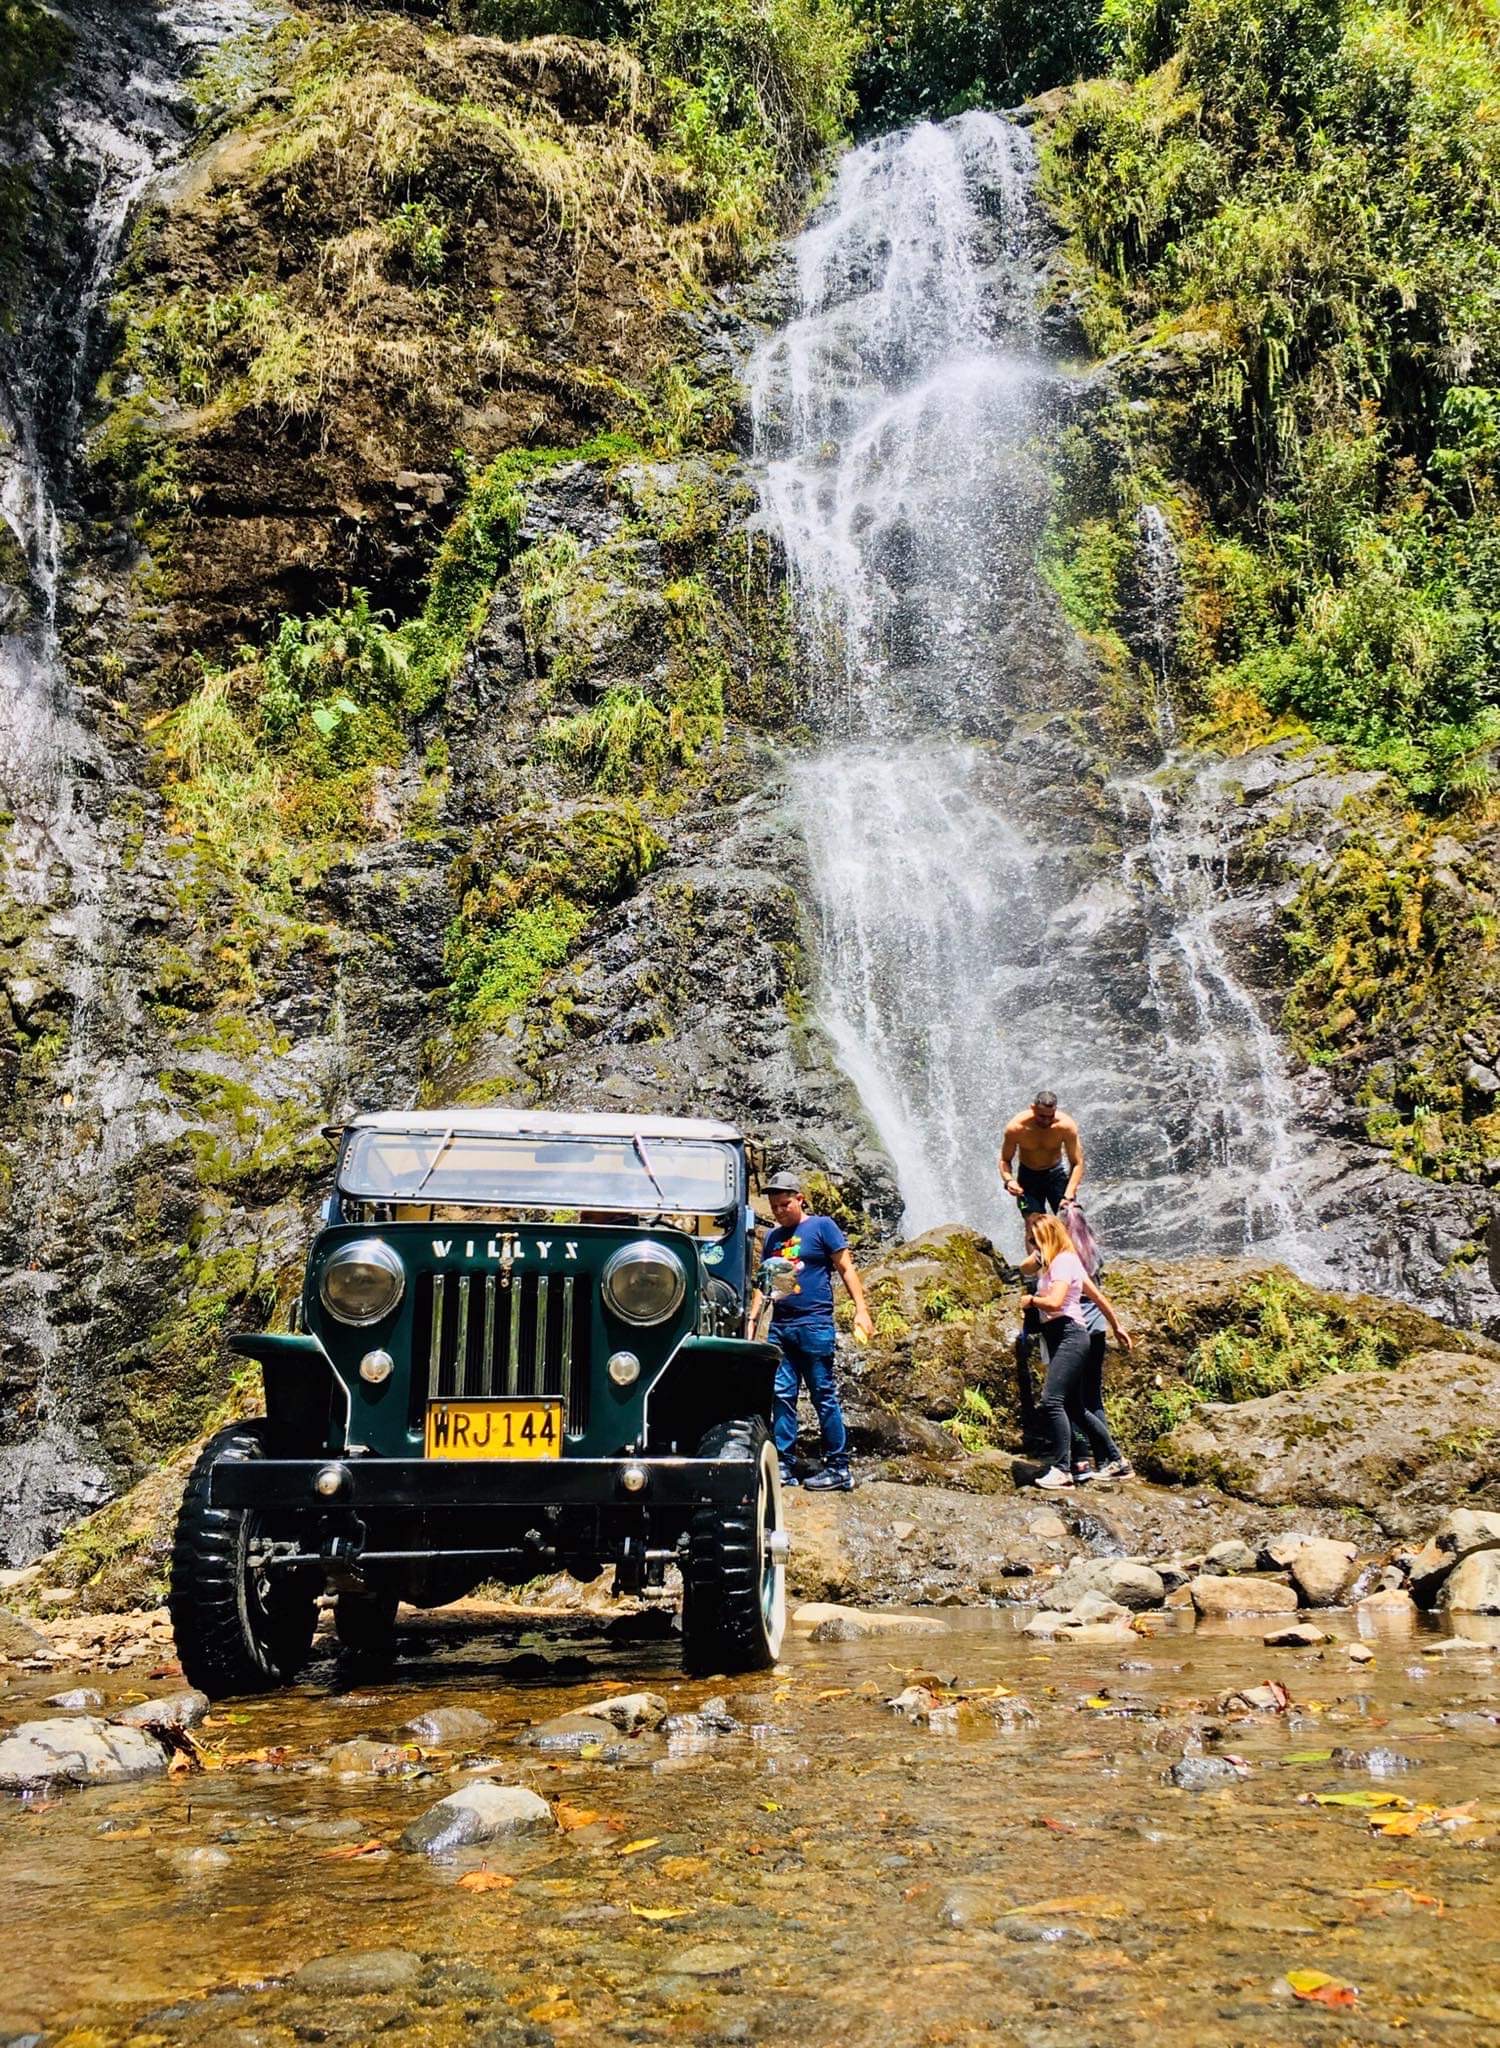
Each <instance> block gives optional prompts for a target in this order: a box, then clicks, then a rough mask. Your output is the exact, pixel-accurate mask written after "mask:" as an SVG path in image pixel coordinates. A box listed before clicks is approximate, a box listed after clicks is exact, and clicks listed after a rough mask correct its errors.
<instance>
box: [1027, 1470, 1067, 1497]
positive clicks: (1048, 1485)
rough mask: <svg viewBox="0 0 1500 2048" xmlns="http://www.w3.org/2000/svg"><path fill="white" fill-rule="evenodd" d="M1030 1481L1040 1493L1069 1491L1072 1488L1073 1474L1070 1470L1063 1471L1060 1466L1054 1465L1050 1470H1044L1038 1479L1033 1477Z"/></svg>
mask: <svg viewBox="0 0 1500 2048" xmlns="http://www.w3.org/2000/svg"><path fill="white" fill-rule="evenodd" d="M1031 1483H1032V1485H1033V1486H1035V1487H1037V1488H1038V1489H1039V1490H1040V1491H1041V1492H1042V1493H1070V1492H1071V1491H1072V1488H1073V1475H1072V1473H1071V1472H1064V1471H1063V1469H1062V1468H1061V1466H1059V1465H1054V1466H1053V1467H1052V1469H1051V1471H1050V1472H1044V1473H1043V1474H1042V1476H1041V1478H1040V1479H1033V1480H1032V1482H1031Z"/></svg>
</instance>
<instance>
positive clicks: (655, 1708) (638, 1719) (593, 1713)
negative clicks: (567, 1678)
mask: <svg viewBox="0 0 1500 2048" xmlns="http://www.w3.org/2000/svg"><path fill="white" fill-rule="evenodd" d="M578 1711H579V1713H580V1714H586V1715H587V1716H589V1718H590V1719H592V1720H596V1721H604V1722H607V1723H608V1725H609V1726H610V1727H611V1728H617V1729H618V1730H619V1731H620V1733H621V1734H622V1735H635V1734H637V1733H638V1732H639V1731H640V1730H642V1729H645V1730H647V1731H650V1730H652V1729H656V1728H659V1727H660V1726H661V1724H662V1722H663V1721H664V1720H665V1719H666V1718H667V1703H666V1701H665V1700H664V1699H663V1698H662V1697H661V1694H660V1693H655V1692H622V1693H617V1694H616V1695H615V1696H614V1697H613V1698H612V1699H607V1700H595V1701H593V1702H592V1703H591V1704H590V1705H589V1706H586V1707H580V1708H579V1709H578Z"/></svg>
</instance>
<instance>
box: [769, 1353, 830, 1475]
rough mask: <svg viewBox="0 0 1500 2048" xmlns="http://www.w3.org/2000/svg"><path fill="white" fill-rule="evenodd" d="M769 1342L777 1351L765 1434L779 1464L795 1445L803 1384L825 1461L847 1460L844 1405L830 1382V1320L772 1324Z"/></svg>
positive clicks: (790, 1453) (788, 1456)
mask: <svg viewBox="0 0 1500 2048" xmlns="http://www.w3.org/2000/svg"><path fill="white" fill-rule="evenodd" d="M771 1342H772V1343H773V1344H775V1345H776V1346H777V1347H778V1348H779V1350H780V1352H781V1363H780V1364H779V1365H778V1366H777V1368H776V1406H775V1412H774V1418H773V1421H772V1424H771V1434H772V1436H773V1437H774V1438H775V1439H776V1450H777V1454H778V1456H779V1457H780V1459H781V1462H782V1464H783V1465H785V1464H786V1462H787V1460H788V1459H789V1458H790V1457H791V1455H792V1452H793V1451H794V1450H795V1449H796V1447H797V1392H798V1388H799V1386H800V1385H802V1384H804V1383H805V1384H806V1387H807V1391H808V1393H809V1394H810V1395H811V1396H812V1404H813V1407H814V1408H816V1410H817V1411H818V1428H819V1429H820V1430H821V1431H822V1435H823V1457H824V1461H825V1463H827V1464H828V1465H830V1466H832V1468H833V1469H834V1470H835V1471H840V1470H842V1468H843V1467H844V1466H846V1465H847V1464H848V1462H849V1448H848V1446H849V1439H848V1436H847V1434H846V1433H845V1430H844V1411H843V1409H842V1408H840V1406H839V1397H838V1390H837V1388H836V1387H835V1386H834V1383H833V1344H834V1336H833V1324H832V1323H813V1324H811V1325H810V1326H807V1327H802V1328H799V1327H797V1326H796V1325H791V1326H787V1325H783V1326H782V1327H780V1328H776V1327H774V1326H773V1328H772V1330H771Z"/></svg>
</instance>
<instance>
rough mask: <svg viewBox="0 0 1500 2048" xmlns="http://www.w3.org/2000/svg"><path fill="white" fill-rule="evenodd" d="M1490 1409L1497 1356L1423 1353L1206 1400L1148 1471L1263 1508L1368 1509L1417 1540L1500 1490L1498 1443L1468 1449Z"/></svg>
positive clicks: (1497, 1402)
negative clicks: (1258, 1393) (1272, 1389)
mask: <svg viewBox="0 0 1500 2048" xmlns="http://www.w3.org/2000/svg"><path fill="white" fill-rule="evenodd" d="M1497 1412H1500V1359H1495V1358H1490V1357H1484V1356H1479V1355H1473V1354H1470V1353H1466V1352H1457V1351H1423V1352H1418V1353H1417V1354H1416V1355H1415V1356H1413V1357H1411V1358H1409V1359H1408V1360H1406V1361H1405V1363H1404V1364H1402V1365H1401V1366H1400V1367H1398V1368H1397V1369H1396V1370H1395V1371H1393V1372H1381V1373H1335V1374H1332V1375H1330V1377H1329V1378H1327V1379H1324V1380H1319V1381H1318V1382H1317V1383H1316V1385H1314V1386H1310V1387H1298V1388H1295V1389H1291V1390H1288V1391H1287V1392H1285V1393H1280V1394H1269V1395H1267V1396H1265V1397H1264V1398H1263V1399H1261V1400H1258V1401H1237V1402H1232V1403H1230V1402H1205V1403H1204V1404H1203V1405H1202V1406H1201V1407H1199V1408H1197V1409H1195V1410H1194V1411H1193V1414H1192V1415H1191V1416H1190V1417H1189V1418H1188V1419H1187V1420H1186V1421H1185V1422H1182V1423H1180V1424H1179V1425H1178V1427H1177V1428H1176V1429H1174V1430H1172V1431H1171V1432H1170V1433H1169V1434H1168V1435H1167V1436H1164V1437H1162V1438H1160V1439H1159V1441H1158V1442H1157V1443H1156V1444H1155V1445H1153V1447H1152V1450H1151V1453H1150V1456H1149V1459H1148V1461H1147V1463H1148V1466H1149V1470H1150V1474H1151V1476H1152V1477H1153V1478H1158V1479H1165V1480H1168V1481H1169V1482H1171V1483H1172V1484H1174V1485H1185V1486H1200V1485H1205V1484H1207V1485H1214V1486H1219V1487H1222V1488H1223V1490H1224V1491H1225V1492H1226V1493H1231V1494H1234V1495H1235V1496H1236V1497H1237V1498H1239V1499H1241V1500H1247V1501H1255V1502H1257V1503H1262V1504H1265V1505H1268V1506H1269V1505H1272V1504H1283V1505H1288V1506H1303V1507H1326V1508H1344V1507H1357V1508H1363V1509H1364V1510H1365V1512H1366V1513H1367V1514H1369V1515H1371V1516H1373V1517H1374V1519H1375V1520H1376V1521H1377V1522H1378V1523H1379V1524H1380V1525H1381V1527H1382V1528H1384V1529H1386V1530H1387V1531H1389V1533H1390V1534H1392V1535H1394V1536H1405V1537H1413V1536H1418V1535H1420V1534H1422V1533H1423V1532H1424V1531H1425V1530H1427V1529H1428V1528H1430V1527H1431V1526H1432V1522H1433V1518H1434V1516H1435V1515H1437V1514H1439V1513H1441V1512H1442V1511H1443V1510H1444V1509H1446V1508H1447V1506H1448V1504H1449V1503H1450V1502H1451V1501H1452V1500H1453V1498H1454V1497H1455V1495H1460V1496H1461V1495H1462V1494H1464V1493H1470V1492H1472V1491H1473V1489H1474V1488H1475V1487H1476V1486H1480V1487H1484V1486H1486V1485H1492V1486H1494V1487H1495V1488H1497V1489H1500V1436H1492V1437H1491V1439H1490V1441H1489V1444H1488V1445H1487V1446H1486V1447H1485V1448H1483V1449H1481V1450H1480V1451H1479V1452H1478V1453H1476V1452H1474V1451H1473V1450H1471V1449H1469V1448H1468V1446H1469V1445H1470V1443H1471V1442H1472V1441H1473V1437H1474V1418H1475V1416H1476V1415H1494V1414H1496V1413H1497ZM1459 1445H1462V1446H1463V1447H1464V1448H1462V1449H1459V1448H1456V1446H1459ZM1476 1458H1477V1462H1478V1469H1477V1470H1476Z"/></svg>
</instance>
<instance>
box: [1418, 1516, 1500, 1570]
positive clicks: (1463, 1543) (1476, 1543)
mask: <svg viewBox="0 0 1500 2048" xmlns="http://www.w3.org/2000/svg"><path fill="white" fill-rule="evenodd" d="M1432 1540H1433V1542H1434V1543H1435V1544H1436V1545H1437V1547H1438V1549H1439V1550H1443V1551H1447V1552H1448V1553H1449V1554H1450V1555H1451V1556H1452V1557H1454V1558H1465V1557H1467V1556H1468V1555H1469V1553H1470V1551H1473V1550H1488V1549H1491V1548H1500V1514H1492V1513H1490V1512H1489V1511H1488V1510H1486V1509H1482V1508H1455V1509H1454V1510H1453V1512H1452V1514H1451V1515H1448V1516H1446V1517H1445V1518H1444V1519H1443V1520H1442V1521H1441V1522H1440V1523H1439V1524H1438V1526H1437V1529H1436V1530H1435V1532H1434V1534H1433V1538H1432Z"/></svg>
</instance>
